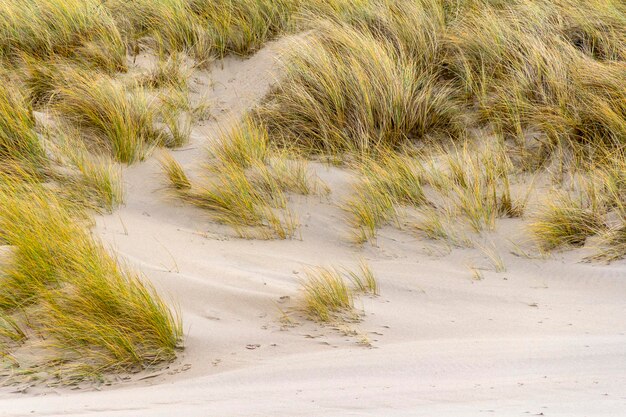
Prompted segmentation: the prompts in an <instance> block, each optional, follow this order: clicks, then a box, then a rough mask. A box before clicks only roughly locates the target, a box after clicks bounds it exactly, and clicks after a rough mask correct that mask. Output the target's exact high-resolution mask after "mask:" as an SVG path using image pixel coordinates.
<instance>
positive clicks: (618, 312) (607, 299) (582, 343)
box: [0, 44, 626, 417]
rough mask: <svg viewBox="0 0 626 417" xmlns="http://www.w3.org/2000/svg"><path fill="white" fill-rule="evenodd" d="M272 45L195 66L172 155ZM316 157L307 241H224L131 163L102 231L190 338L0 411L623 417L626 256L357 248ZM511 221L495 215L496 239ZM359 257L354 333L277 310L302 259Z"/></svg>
mask: <svg viewBox="0 0 626 417" xmlns="http://www.w3.org/2000/svg"><path fill="white" fill-rule="evenodd" d="M279 46H280V45H279V44H272V45H270V46H268V47H267V48H265V49H264V50H263V51H261V52H260V53H259V54H257V55H256V56H254V57H253V58H251V59H249V60H246V61H240V60H237V59H232V58H231V59H227V60H225V61H224V62H223V65H222V64H218V65H217V66H216V68H215V69H214V71H213V72H212V74H211V75H210V76H209V75H208V74H201V73H198V74H196V76H195V77H194V79H195V82H194V86H195V87H194V88H195V89H196V90H197V94H198V95H204V94H207V95H208V98H209V100H210V101H211V102H212V103H216V106H217V108H216V109H215V110H214V112H213V113H214V115H215V120H212V121H209V122H206V123H205V124H204V125H203V126H198V127H196V128H195V129H194V132H193V138H192V143H191V144H190V145H189V146H188V147H186V148H185V149H182V150H180V151H177V152H176V153H175V156H176V157H177V158H178V159H179V160H180V161H181V162H182V163H184V164H185V165H186V166H187V167H194V166H197V165H198V164H200V163H201V162H202V160H203V158H205V154H204V150H203V149H204V145H205V144H206V143H207V141H208V140H210V138H211V137H214V135H215V133H216V132H217V129H218V127H219V126H224V125H225V124H227V123H229V122H231V121H232V120H237V118H238V117H239V116H240V115H241V113H242V112H243V111H244V110H245V109H247V108H249V107H250V106H251V105H253V104H254V103H255V102H256V101H258V100H259V99H260V98H261V97H262V96H263V94H264V93H265V92H266V91H267V89H268V88H269V85H270V83H271V80H272V79H273V76H274V74H275V71H276V68H275V63H274V57H275V55H276V50H277V48H278V47H279ZM316 169H317V172H318V174H319V176H320V177H321V178H322V179H323V180H324V181H326V183H327V184H328V185H329V186H330V187H331V189H332V190H333V194H332V195H331V197H330V198H329V199H320V198H319V197H311V198H308V199H304V198H295V199H294V201H293V204H294V206H295V207H296V209H295V211H296V212H297V213H298V215H299V217H300V220H301V222H302V224H303V226H302V228H301V235H302V239H301V240H292V241H267V242H265V241H248V240H240V239H236V238H233V237H228V230H227V229H225V228H221V227H219V226H216V225H214V224H211V223H210V222H209V221H208V220H207V217H206V214H205V213H202V212H201V211H198V210H196V209H193V208H189V207H185V206H182V205H180V204H179V203H178V202H176V201H173V200H172V199H170V198H168V196H167V194H166V193H165V192H164V191H163V189H162V187H161V178H160V175H159V169H158V167H157V165H156V163H155V162H154V161H153V160H151V161H148V162H146V163H144V164H141V165H138V166H135V167H132V168H129V169H128V170H127V171H126V173H125V178H126V180H127V182H128V187H127V194H128V197H127V204H126V206H125V207H124V208H123V209H121V210H119V211H118V212H117V213H115V214H114V215H111V216H106V217H102V218H100V219H98V227H97V232H98V234H99V235H100V236H102V238H103V239H104V240H105V241H107V242H109V243H110V244H111V245H112V247H113V248H115V250H116V251H117V252H118V253H119V254H120V255H121V256H122V257H124V258H125V259H127V260H128V262H130V263H131V264H133V265H134V266H136V267H139V268H141V270H142V271H143V272H144V273H145V274H146V276H147V277H148V278H149V279H150V280H151V281H152V282H154V283H155V285H156V286H157V287H158V288H159V290H161V291H162V292H163V293H165V294H169V296H170V297H171V298H172V299H173V300H175V301H176V302H177V303H178V304H179V305H180V309H181V311H182V314H183V316H184V320H185V329H186V334H187V338H186V340H185V345H186V350H185V351H184V353H183V354H182V355H181V358H180V360H179V361H177V362H176V363H175V364H173V365H172V366H170V367H169V368H168V369H166V370H163V371H159V372H157V373H155V374H151V375H142V376H139V377H134V378H132V379H131V380H129V381H126V382H122V383H120V384H117V385H115V386H113V387H107V388H105V389H103V390H102V391H88V392H76V391H66V390H56V391H52V392H50V391H48V392H45V393H43V395H42V394H39V395H35V394H33V393H31V392H29V391H26V393H22V394H16V393H12V392H11V391H12V389H4V390H1V391H0V416H22V415H24V416H26V415H27V416H32V415H37V416H43V415H48V416H51V415H71V416H79V415H85V416H92V415H102V416H129V417H130V416H257V415H259V416H300V415H303V416H304V415H306V416H455V417H456V416H483V415H494V416H530V415H545V416H594V417H595V416H620V415H625V416H626V297H625V295H626V264H625V263H616V264H614V265H612V266H598V265H590V264H581V263H576V262H575V261H574V260H575V259H577V256H578V255H577V254H572V253H570V254H567V255H564V256H558V257H555V259H552V260H530V259H525V258H520V257H516V256H514V255H512V254H511V253H509V251H508V249H507V240H506V239H504V238H503V237H502V236H494V237H493V239H494V242H496V245H497V246H498V248H499V249H500V252H501V254H502V256H503V257H504V259H505V262H506V264H507V267H508V271H507V272H505V273H499V274H497V273H495V272H491V271H486V272H485V274H484V275H485V279H484V280H482V281H474V280H473V279H472V277H471V273H470V271H469V269H468V266H467V265H468V263H470V262H471V263H473V264H478V265H486V263H485V259H484V256H481V254H480V253H479V252H477V251H474V250H455V251H453V252H452V253H449V254H445V252H442V249H441V247H439V246H433V245H432V244H430V243H428V242H424V241H422V240H419V239H417V238H414V237H412V236H411V235H410V234H408V233H400V232H397V231H395V230H393V229H389V230H385V231H383V233H382V234H381V237H380V239H379V241H378V246H376V247H374V246H371V245H368V246H366V247H364V248H357V247H355V246H353V245H352V244H350V243H349V241H348V239H347V235H348V230H347V228H346V226H345V220H344V219H343V214H342V211H341V210H340V209H339V208H338V207H337V204H338V203H340V202H341V201H342V199H343V198H344V197H345V195H346V194H347V192H348V185H349V182H350V175H349V174H348V173H347V172H344V171H342V170H339V169H334V168H327V167H322V166H316ZM517 226H518V225H517V224H516V223H515V222H503V224H502V230H504V232H503V233H502V234H504V235H506V237H510V236H512V234H513V233H514V231H515V230H516V227H517ZM361 256H362V257H364V258H366V259H367V260H368V262H369V263H370V265H371V266H372V268H373V269H374V270H375V272H376V274H377V277H378V279H379V282H380V284H381V291H382V296H381V297H379V298H375V299H370V298H364V299H362V301H361V302H360V303H362V306H361V305H360V307H362V308H363V310H364V311H365V313H364V314H365V317H364V321H363V322H362V323H359V324H353V325H352V326H351V329H349V330H353V331H354V332H355V333H356V334H355V335H352V334H345V333H346V332H342V331H340V330H337V329H332V328H322V327H319V326H316V325H313V324H311V323H307V322H304V321H302V320H300V319H298V318H297V316H295V315H292V319H293V321H294V323H293V324H292V325H291V326H284V325H283V324H282V323H281V322H280V318H281V315H282V313H281V311H285V312H288V311H289V309H290V307H293V306H294V305H295V304H296V303H297V299H298V280H299V279H300V278H301V277H302V275H303V269H304V268H305V267H306V266H307V265H320V264H322V265H344V266H353V265H355V264H356V262H357V261H358V259H359V257H361ZM287 297H288V298H287ZM344 330H345V329H344ZM362 339H365V340H367V341H369V343H371V346H370V347H367V346H364V345H362V344H359V342H360V341H362Z"/></svg>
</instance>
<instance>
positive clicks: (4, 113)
mask: <svg viewBox="0 0 626 417" xmlns="http://www.w3.org/2000/svg"><path fill="white" fill-rule="evenodd" d="M0 81H3V80H1V79H0ZM34 127H35V120H34V118H33V116H32V112H31V109H30V108H29V106H28V105H27V104H26V103H25V101H24V99H23V97H22V96H21V94H19V92H18V91H17V90H15V89H13V88H11V87H8V83H7V82H6V81H5V82H2V83H1V85H0V171H3V170H5V171H6V169H8V168H9V167H10V166H11V165H12V164H18V165H21V166H22V167H24V168H27V167H29V168H31V169H40V168H42V167H43V166H44V165H45V159H46V157H45V153H44V148H43V145H42V143H41V141H40V139H39V137H38V136H37V134H36V133H35V131H34Z"/></svg>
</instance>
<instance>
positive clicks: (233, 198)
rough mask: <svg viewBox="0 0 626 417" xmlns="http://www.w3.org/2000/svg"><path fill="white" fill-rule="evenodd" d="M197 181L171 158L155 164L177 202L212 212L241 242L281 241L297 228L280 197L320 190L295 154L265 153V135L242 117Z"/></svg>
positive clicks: (217, 144)
mask: <svg viewBox="0 0 626 417" xmlns="http://www.w3.org/2000/svg"><path fill="white" fill-rule="evenodd" d="M209 151H210V152H209V153H210V156H211V160H210V161H209V163H207V165H206V167H205V170H206V174H205V177H206V178H203V179H200V180H197V181H190V180H189V179H188V177H187V175H186V174H185V172H184V170H183V168H182V167H181V166H180V165H179V164H178V163H177V162H176V161H175V160H174V159H173V158H171V157H164V158H162V160H161V164H162V167H163V170H164V172H165V173H166V175H167V177H168V180H169V184H170V186H171V188H173V189H174V190H175V191H176V193H177V195H179V196H180V197H181V198H182V199H183V200H185V201H187V202H189V203H191V204H194V205H196V206H198V207H200V208H203V209H205V210H207V211H209V212H211V213H212V215H213V218H214V219H215V220H216V221H218V222H220V223H224V224H227V225H229V226H231V227H233V228H234V229H235V231H236V232H237V233H238V234H239V235H240V236H241V237H262V238H279V239H286V238H290V237H293V236H294V234H295V232H296V229H297V227H298V222H297V220H296V218H295V215H294V214H293V213H292V212H291V211H290V210H289V208H288V197H287V195H286V193H294V194H300V195H309V194H324V193H326V192H327V189H326V187H325V186H324V185H323V184H322V183H321V181H319V180H318V179H317V178H316V177H315V176H313V175H312V174H310V173H309V169H308V166H307V162H306V161H305V160H303V159H301V158H299V157H298V156H297V155H291V154H289V153H288V152H285V151H276V150H273V149H270V143H269V137H268V133H267V130H265V129H263V128H261V127H260V126H259V125H258V124H256V123H254V122H253V121H252V120H251V119H248V118H246V119H245V120H244V121H243V122H242V123H241V124H238V125H236V126H235V127H234V128H232V129H231V130H230V131H227V132H223V133H222V134H221V135H220V136H219V137H218V138H217V140H216V141H215V143H214V144H213V146H212V147H211V148H210V150H209Z"/></svg>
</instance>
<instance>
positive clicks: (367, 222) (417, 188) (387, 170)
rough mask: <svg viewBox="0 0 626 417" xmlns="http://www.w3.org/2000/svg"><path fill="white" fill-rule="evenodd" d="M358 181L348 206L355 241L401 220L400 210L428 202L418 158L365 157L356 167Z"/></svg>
mask: <svg viewBox="0 0 626 417" xmlns="http://www.w3.org/2000/svg"><path fill="white" fill-rule="evenodd" d="M357 173H358V177H359V181H358V182H357V183H356V184H355V185H354V191H353V195H352V197H351V198H350V199H349V200H348V202H347V203H346V205H345V209H346V211H347V212H348V216H349V219H350V222H351V224H352V226H353V228H354V230H355V236H354V238H355V240H356V241H357V242H358V243H363V242H365V241H367V240H371V239H374V238H375V237H376V234H377V230H378V229H379V228H380V227H382V226H384V225H385V224H387V223H389V222H390V221H393V220H396V223H397V220H398V211H397V210H398V209H399V208H401V207H403V206H405V207H406V206H408V207H419V206H421V205H423V204H425V203H426V197H425V195H424V190H423V188H422V178H421V166H420V164H419V163H418V161H417V160H415V159H413V158H411V157H409V156H405V155H399V154H396V153H393V152H387V153H386V154H385V155H382V156H379V157H378V158H365V159H363V160H362V161H361V162H360V163H359V164H358V167H357Z"/></svg>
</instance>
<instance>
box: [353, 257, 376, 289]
mask: <svg viewBox="0 0 626 417" xmlns="http://www.w3.org/2000/svg"><path fill="white" fill-rule="evenodd" d="M346 273H347V275H348V277H349V278H350V280H351V281H352V283H353V285H354V288H355V291H357V292H359V293H363V294H371V295H380V290H379V288H378V281H376V277H375V275H374V272H373V271H372V269H371V268H370V266H369V265H368V264H367V262H365V261H364V260H361V262H360V263H359V271H358V272H354V271H349V270H348V271H346Z"/></svg>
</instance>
